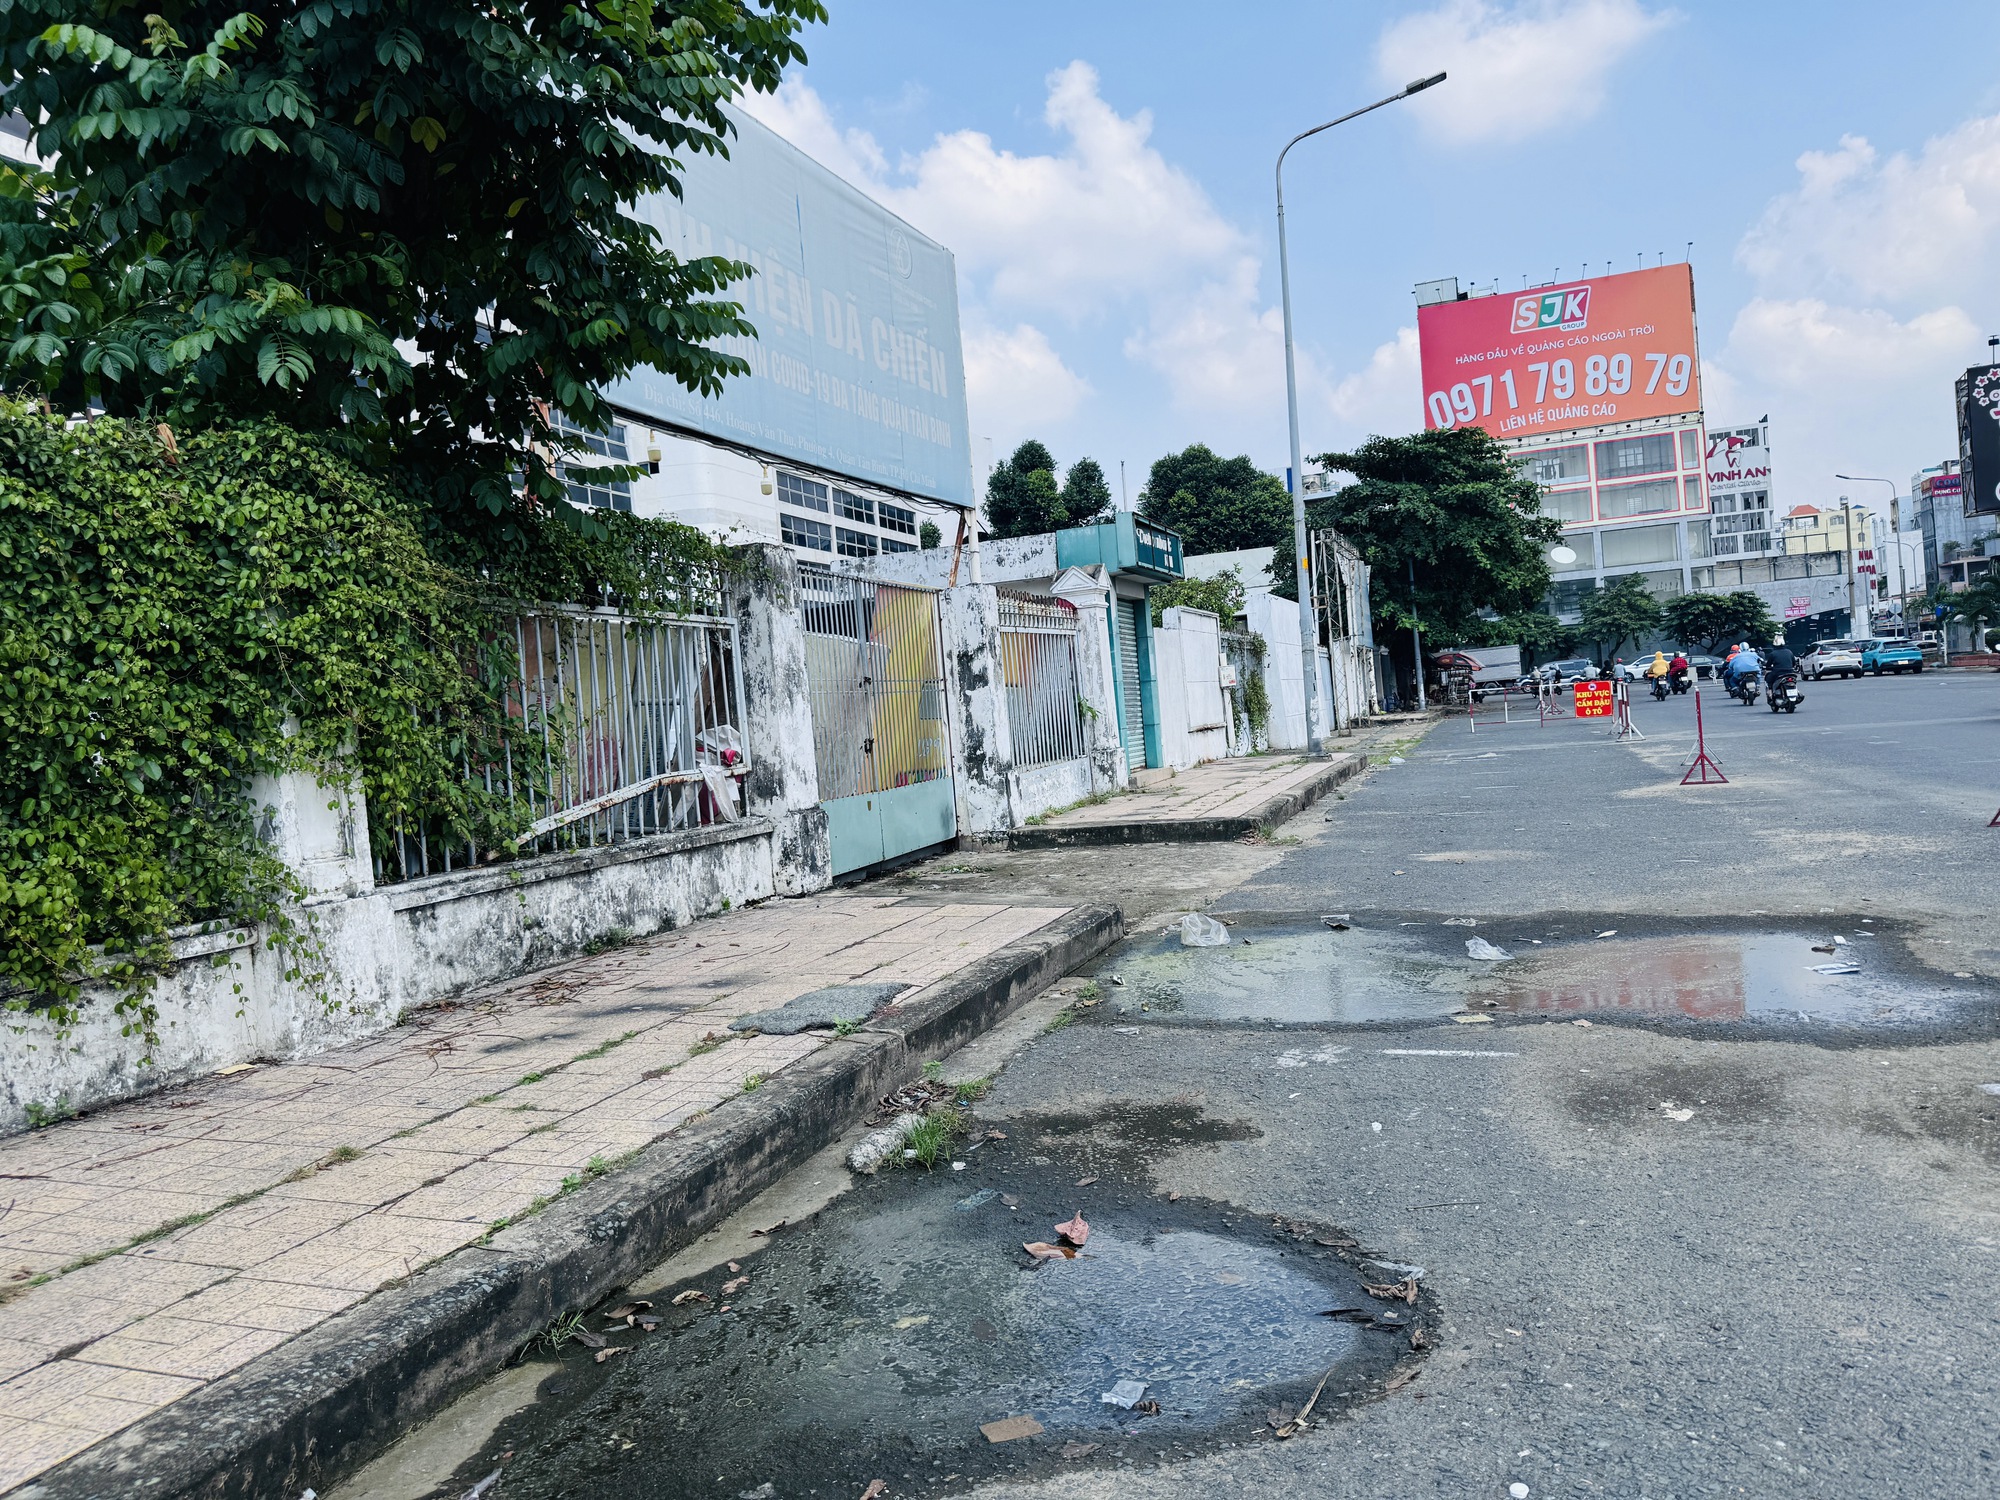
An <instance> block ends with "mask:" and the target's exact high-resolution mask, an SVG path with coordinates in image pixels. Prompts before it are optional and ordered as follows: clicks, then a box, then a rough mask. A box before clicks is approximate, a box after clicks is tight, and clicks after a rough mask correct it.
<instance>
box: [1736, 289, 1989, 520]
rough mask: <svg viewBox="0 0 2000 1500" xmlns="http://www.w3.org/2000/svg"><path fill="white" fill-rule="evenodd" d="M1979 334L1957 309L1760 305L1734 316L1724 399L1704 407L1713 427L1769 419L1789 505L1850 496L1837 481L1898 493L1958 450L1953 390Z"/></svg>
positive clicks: (1798, 302)
mask: <svg viewBox="0 0 2000 1500" xmlns="http://www.w3.org/2000/svg"><path fill="white" fill-rule="evenodd" d="M1978 334H1979V330H1978V325H1977V324H1975V323H1974V322H1973V320H1972V319H1971V317H1969V316H1968V315H1967V314H1966V313H1965V311H1964V310H1963V309H1961V308H1958V307H1955V306H1954V307H1942V308H1937V309H1933V310H1931V311H1928V312H1921V313H1917V314H1915V315H1914V316H1911V317H1908V318H1897V317H1896V316H1895V315H1894V314H1892V313H1889V312H1885V311H1883V310H1882V309H1881V308H1875V307H1846V306H1840V305H1837V304H1830V303H1827V302H1823V301H1820V300H1819V299H1817V298H1810V297H1806V298H1797V299H1792V300H1784V299H1778V298H1769V297H1758V298H1754V299H1752V300H1751V301H1750V303H1749V304H1748V305H1746V306H1745V307H1744V309H1743V310H1742V311H1741V312H1740V313H1738V314H1737V317H1736V321H1735V323H1734V325H1733V326H1732V327H1731V329H1730V332H1729V342H1728V345H1727V347H1726V348H1725V350H1724V351H1723V353H1722V354H1721V355H1720V356H1719V357H1718V359H1717V360H1716V361H1715V364H1716V366H1717V367H1718V368H1719V372H1720V375H1721V379H1722V382H1723V385H1722V387H1721V391H1720V393H1719V392H1718V389H1717V388H1716V387H1713V386H1711V387H1710V388H1709V389H1708V390H1707V391H1706V393H1705V401H1706V404H1707V406H1708V409H1709V411H1710V414H1711V415H1712V416H1713V417H1714V418H1715V419H1716V420H1718V421H1727V422H1734V421H1739V420H1743V419H1746V418H1755V417H1757V416H1759V415H1762V414H1763V413H1765V412H1767V411H1768V412H1769V413H1770V414H1771V426H1772V435H1771V441H1772V444H1773V446H1774V447H1775V448H1776V449H1777V450H1778V459H1777V470H1778V473H1777V476H1776V477H1777V480H1778V483H1779V484H1780V486H1781V487H1782V489H1783V495H1782V496H1781V500H1782V503H1783V504H1784V505H1785V506H1787V507H1790V506H1791V505H1794V504H1798V503H1813V504H1818V503H1822V502H1824V501H1825V500H1827V499H1829V498H1831V497H1832V496H1833V495H1834V494H1835V492H1836V491H1838V490H1841V489H1846V488H1849V487H1848V486H1845V485H1842V484H1841V483H1840V482H1839V481H1838V480H1836V479H1835V478H1834V477H1833V476H1834V474H1835V473H1836V472H1842V471H1844V472H1846V473H1850V474H1852V473H1865V474H1879V475H1881V476H1883V477H1884V478H1888V479H1894V480H1896V481H1897V483H1898V485H1899V486H1900V485H1901V484H1902V483H1904V482H1905V481H1906V480H1907V478H1908V476H1909V475H1910V474H1911V473H1912V472H1913V471H1914V470H1915V469H1917V468H1919V467H1920V466H1922V465H1924V464H1930V463H1936V462H1937V461H1938V460H1939V459H1940V458H1946V457H1949V456H1951V454H1952V453H1953V451H1954V450H1955V449H1956V447H1957V442H1956V432H1955V429H1954V426H1953V418H1952V408H1951V382H1952V380H1953V379H1954V377H1956V376H1957V374H1958V372H1959V371H1960V370H1962V369H1963V368H1964V367H1965V366H1966V365H1967V364H1968V363H1970V362H1971V361H1972V359H1973V358H1974V357H1976V353H1977V350H1978V348H1979V336H1978ZM1704 378H1711V379H1712V378H1713V377H1712V376H1705V377H1704ZM1719 399H1727V400H1729V401H1730V403H1731V404H1730V405H1729V406H1728V407H1726V408H1725V407H1722V406H1720V405H1719V404H1718V401H1719ZM1753 407H1754V408H1755V410H1752V408H1753Z"/></svg>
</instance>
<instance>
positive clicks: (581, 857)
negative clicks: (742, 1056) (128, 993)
mask: <svg viewBox="0 0 2000 1500" xmlns="http://www.w3.org/2000/svg"><path fill="white" fill-rule="evenodd" d="M776 832H777V830H776V829H775V827H774V826H773V824H772V823H771V822H770V821H768V820H766V819H762V818H757V819H745V820H744V821H742V822H738V823H732V824H723V825H721V826H719V827H715V828H706V829H696V830H692V831H691V832H688V833H679V834H667V835H663V836H661V837H659V838H654V839H638V840H634V841H632V842H630V843H627V844H620V845H615V846H612V847H609V848H601V849H595V850H588V851H584V852H581V853H576V854H555V855H548V856H546V857H544V858H541V859H534V860H523V861H521V862H520V863H518V864H511V865H499V866H489V867H487V868H485V869H478V870H463V871H457V872H454V873H452V874H448V875H432V876H429V877H426V878H424V879H420V880H412V881H407V882H405V883H404V884H402V885H394V886H383V887H380V888H378V889H375V890H369V891H362V892H358V893H352V894H350V893H347V892H341V893H339V894H335V895H329V896H324V897H319V898H315V899H312V900H310V901H308V902H307V903H306V905H305V907H304V908H303V910H302V911H301V912H300V913H298V921H299V925H300V927H301V930H302V932H301V939H300V942H299V943H298V944H297V945H295V946H293V947H292V948H289V949H285V948H274V947H272V946H271V944H270V941H269V937H268V935H267V934H261V933H256V932H252V931H249V930H247V929H242V928H237V929H230V930H224V931H221V932H218V933H213V934H208V935H201V934H198V933H194V932H188V933H184V934H182V935H181V936H180V937H179V938H178V939H177V940H176V941H175V943H174V945H173V948H174V955H175V960H174V962H173V963H172V965H171V966H170V967H169V969H168V972H167V973H166V975H165V976H164V977H163V978H162V979H161V981H160V984H159V986H158V988H156V989H155V990H154V991H153V993H152V995H151V997H150V1003H151V1004H152V1005H153V1006H154V1007H155V1008H156V1009H157V1011H158V1015H159V1019H158V1023H157V1032H158V1036H159V1045H158V1046H156V1047H153V1048H152V1049H151V1056H150V1060H148V1049H147V1047H146V1044H145V1041H144V1038H143V1037H141V1036H137V1035H133V1036H126V1035H123V1034H122V1031H123V1027H124V1025H125V1024H126V1017H124V1016H121V1015H120V1014H119V1013H118V1012H117V1010H116V1009H115V1007H116V1004H117V1001H118V996H117V994H116V993H114V992H111V991H108V990H105V989H102V988H93V989H88V990H86V991H85V993H84V996H83V1000H82V1004H81V1006H80V1007H79V1008H80V1010H81V1011H82V1020H81V1022H80V1023H79V1024H78V1026H77V1027H76V1029H75V1030H74V1031H72V1032H71V1033H70V1034H69V1035H68V1036H58V1035H57V1034H56V1031H55V1028H54V1027H53V1026H52V1025H51V1024H50V1023H49V1022H48V1021H47V1019H46V1018H44V1017H42V1016H39V1015H38V1014H36V1013H34V1012H25V1013H20V1014H16V1015H13V1016H10V1017H9V1018H8V1022H9V1028H10V1029H9V1032H8V1034H7V1037H6V1045H5V1047H4V1048H3V1049H0V1132H5V1131H10V1130H19V1129H21V1128H23V1127H24V1126H25V1125H26V1124H27V1123H28V1106H29V1105H31V1104H33V1105H38V1106H41V1107H42V1108H44V1109H57V1108H68V1109H84V1108H87V1107H89V1106H91V1105H94V1104H102V1103H106V1102H109V1101H111V1100H116V1099H123V1098H129V1097H131V1096H132V1095H135V1094H141V1093H149V1092H152V1091H153V1090H155V1089H161V1088H167V1087H170V1086H172V1085H174V1084H179V1083H186V1082H189V1081H191V1080H193V1079H196V1078H200V1077H202V1076H204V1075H206V1074H209V1073H212V1072H214V1071H215V1070H216V1069H217V1068H223V1067H228V1066H229V1065H231V1064H233V1063H240V1062H249V1061H252V1060H255V1059H259V1058H272V1057H298V1056H303V1055H306V1054H310V1053H314V1052H319V1051H323V1050H324V1049H326V1048H328V1047H334V1046H338V1045H340V1044H341V1043H342V1042H348V1041H354V1040H356V1039H358V1038H361V1037H365V1036H369V1035H371V1034H373V1033H374V1032H377V1031H381V1030H383V1029H385V1028H387V1027H389V1026H393V1025H394V1024H395V1023H396V1019H397V1017H399V1016H400V1015H402V1014H403V1013H404V1012H405V1011H408V1010H412V1009H414V1008H416V1007H418V1006H422V1005H427V1004H430V1003H432V1002H434V1001H437V1000H442V999H445V998H446V997H448V996H451V995H455V994H458V993H459V992H461V991H463V990H466V989H468V988H470V987H472V986H474V985H479V984H485V983H488V982H490V981H492V980H496V979H504V978H507V977H508V976H510V975H513V974H518V973H522V972H524V971H526V970H530V969H534V968H538V967H540V966H542V965H544V964H548V963H552V962H554V961H556V960H557V959H561V958H565V957H568V956H570V955H573V954H576V953H579V952H581V951H582V950H583V949H584V948H585V947H586V946H587V945H588V944H590V943H592V942H599V941H603V940H604V939H605V938H607V937H616V936H617V935H619V934H621V933H623V934H630V935H633V936H643V935H645V934H647V933H652V932H659V931H663V930H670V929H673V928H677V927H682V926H685V925H686V924H687V923H689V922H691V921H693V920H694V919H695V918H697V917H704V916H713V915H714V914H716V913H717V912H720V911H723V910H726V909H727V908H729V907H731V906H741V905H744V904H746V903H748V902H752V901H761V900H763V899H765V898H766V897H768V896H770V895H772V894H773V892H774V891H775V889H776V882H775V864H776V859H775V854H774V848H775V845H776V842H777V840H776ZM288 971H297V972H299V973H300V974H301V978H299V979H297V980H292V979H287V978H286V974H287V972H288Z"/></svg>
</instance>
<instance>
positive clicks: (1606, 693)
mask: <svg viewBox="0 0 2000 1500" xmlns="http://www.w3.org/2000/svg"><path fill="white" fill-rule="evenodd" d="M1570 691H1571V693H1572V694H1574V696H1575V698H1576V716H1577V717H1578V718H1579V719H1608V718H1610V717H1611V684H1610V683H1608V682H1579V683H1578V684H1577V685H1576V686H1575V687H1574V688H1572V689H1571V690H1570Z"/></svg>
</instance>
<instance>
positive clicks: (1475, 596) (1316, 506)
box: [1272, 427, 1562, 661]
mask: <svg viewBox="0 0 2000 1500" xmlns="http://www.w3.org/2000/svg"><path fill="white" fill-rule="evenodd" d="M1318 462H1319V463H1321V464H1323V465H1325V466H1326V467H1327V468H1328V469H1332V470H1337V471H1342V472H1345V473H1349V474H1352V475H1354V476H1355V482H1354V483H1353V484H1350V485H1348V486H1347V487H1346V488H1345V489H1341V490H1336V491H1334V492H1333V493H1332V494H1330V495H1324V496H1320V497H1318V498H1316V499H1314V500H1313V502H1312V503H1311V505H1310V506H1308V508H1307V520H1308V522H1309V524H1310V525H1312V526H1314V527H1325V526H1331V527H1334V528H1336V529H1337V530H1338V531H1339V532H1340V534H1341V535H1342V536H1343V537H1345V538H1346V539H1347V540H1348V541H1349V542H1350V543H1352V544H1353V545H1354V546H1355V547H1356V548H1358V549H1359V550H1360V552H1361V555H1362V557H1363V559H1364V560H1365V561H1366V562H1367V563H1368V566H1369V569H1370V577H1369V607H1370V608H1371V610H1372V611H1373V613H1374V617H1375V632H1376V638H1377V639H1378V640H1382V639H1384V638H1385V637H1387V636H1389V635H1390V633H1392V632H1396V631H1403V632H1408V631H1409V630H1410V627H1411V625H1412V623H1413V621H1414V622H1415V623H1418V624H1420V625H1421V627H1422V629H1423V633H1424V637H1425V639H1426V640H1428V641H1431V642H1433V643H1435V644H1438V645H1446V644H1450V643H1452V642H1460V641H1462V642H1467V643H1472V642H1475V641H1480V640H1484V639H1487V638H1488V636H1489V633H1490V632H1491V631H1492V630H1494V629H1495V628H1496V622H1493V621H1490V620H1487V619H1485V618H1484V616H1486V615H1488V614H1492V615H1498V616H1501V617H1503V618H1506V617H1515V616H1520V617H1529V616H1536V615H1539V613H1540V610H1541V604H1542V600H1543V599H1544V598H1545V597H1546V596H1547V594H1548V590H1549V564H1548V549H1549V548H1550V547H1551V546H1553V545H1554V544H1555V543H1556V541H1557V540H1559V539H1560V538H1561V536H1562V525H1561V523H1560V522H1558V521H1555V520H1552V519H1550V518H1549V517H1547V516H1544V515H1543V514H1542V513H1541V491H1540V490H1539V489H1538V488H1537V487H1536V485H1535V484H1534V483H1533V482H1532V481H1531V480H1527V479H1523V478H1522V477H1521V475H1520V471H1519V470H1518V469H1517V468H1516V467H1515V463H1514V460H1513V458H1512V457H1511V455H1509V453H1508V452H1507V450H1506V449H1505V448H1504V447H1502V446H1501V445H1500V444H1499V443H1498V442H1497V441H1495V440H1494V439H1493V438H1491V437H1489V436H1488V435H1487V434H1486V433H1484V432H1482V431H1480V430H1479V429H1478V428H1472V427H1468V428H1458V429H1456V430H1453V431H1443V432H1419V433H1414V434H1412V435H1411V436H1409V437H1400V438H1384V437H1376V438H1370V439H1369V440H1368V441H1367V442H1366V443H1364V444H1362V445H1361V447H1359V448H1357V449H1356V450H1355V451H1354V452H1352V453H1328V454H1324V455H1322V456H1321V457H1320V458H1319V459H1318ZM1289 550H1290V549H1289V548H1287V549H1286V551H1285V552H1284V553H1281V554H1280V555H1279V557H1278V558H1276V559H1275V560H1274V562H1273V566H1272V576H1273V581H1274V584H1275V585H1276V587H1277V589H1278V590H1279V591H1280V592H1283V593H1285V594H1287V595H1289V596H1290V597H1292V598H1296V597H1297V596H1298V595H1297V584H1296V574H1295V572H1294V571H1293V564H1292V562H1291V559H1290V556H1289ZM1413 574H1414V585H1413V583H1412V575H1413ZM1413 604H1414V608H1415V614H1414V615H1413V614H1412V605H1413ZM1520 623H1521V625H1522V626H1523V628H1530V626H1531V625H1532V628H1533V629H1535V630H1536V631H1537V632H1538V633H1539V632H1542V631H1543V629H1544V627H1543V626H1542V625H1541V624H1540V622H1539V621H1534V622H1531V621H1530V620H1528V619H1527V618H1523V619H1522V620H1521V621H1520ZM1523 643H1524V644H1525V642H1523ZM1402 649H1403V654H1404V659H1405V661H1408V660H1409V637H1408V636H1407V635H1405V637H1404V643H1403V648H1402Z"/></svg>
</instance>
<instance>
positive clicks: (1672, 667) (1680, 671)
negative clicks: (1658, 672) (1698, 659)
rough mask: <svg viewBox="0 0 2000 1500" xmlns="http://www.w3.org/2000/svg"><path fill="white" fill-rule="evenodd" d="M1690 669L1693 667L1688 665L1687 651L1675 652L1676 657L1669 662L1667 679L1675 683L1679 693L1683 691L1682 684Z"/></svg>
mask: <svg viewBox="0 0 2000 1500" xmlns="http://www.w3.org/2000/svg"><path fill="white" fill-rule="evenodd" d="M1690 670H1691V669H1690V668H1689V666H1688V659H1687V653H1686V652H1683V651H1676V652H1675V653H1674V659H1673V660H1672V661H1670V662H1668V663H1667V681H1668V682H1670V683H1672V684H1673V689H1674V691H1675V692H1677V693H1678V692H1680V691H1682V686H1681V684H1682V682H1683V681H1684V680H1685V679H1687V677H1688V675H1689V672H1690Z"/></svg>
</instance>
